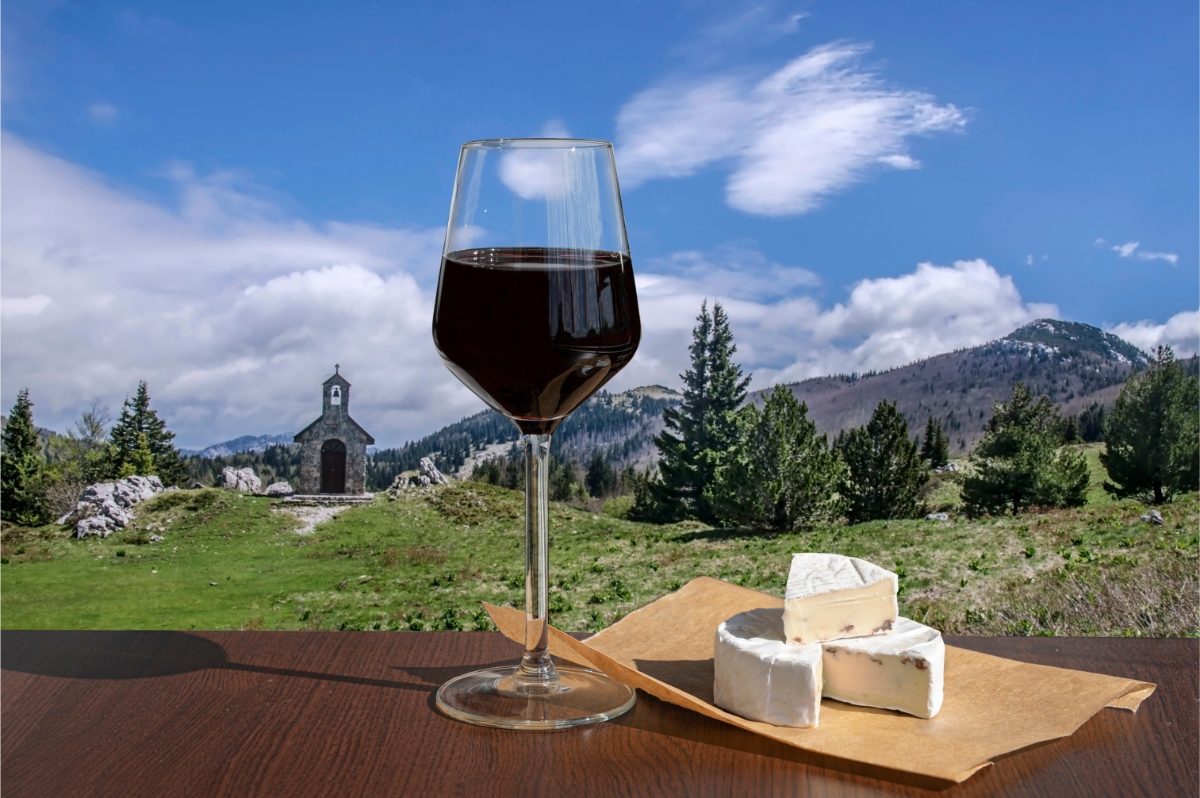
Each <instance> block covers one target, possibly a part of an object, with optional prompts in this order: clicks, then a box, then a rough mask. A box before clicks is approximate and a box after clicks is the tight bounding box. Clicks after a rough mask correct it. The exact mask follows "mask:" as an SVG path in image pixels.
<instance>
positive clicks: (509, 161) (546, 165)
mask: <svg viewBox="0 0 1200 798" xmlns="http://www.w3.org/2000/svg"><path fill="white" fill-rule="evenodd" d="M539 135H540V136H541V137H542V138H551V139H565V138H569V137H570V135H571V134H570V133H569V132H568V131H567V126H566V125H565V124H564V123H563V121H562V120H561V119H551V120H550V121H549V122H547V123H546V124H545V125H543V126H542V129H541V132H540V133H539ZM572 164H573V161H572V160H571V159H570V157H569V153H568V152H567V151H566V150H526V149H510V150H505V151H504V152H502V153H501V155H500V179H501V181H503V182H504V185H506V186H508V187H509V188H510V189H512V191H513V192H515V193H516V195H517V196H518V197H520V198H521V199H526V200H535V199H556V198H558V197H561V196H563V195H564V194H566V193H567V191H569V190H570V188H571V178H572V177H573V175H572V173H571V171H570V170H571V168H572Z"/></svg>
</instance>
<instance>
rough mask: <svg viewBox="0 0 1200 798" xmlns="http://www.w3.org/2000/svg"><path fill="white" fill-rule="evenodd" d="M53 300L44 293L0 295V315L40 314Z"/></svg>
mask: <svg viewBox="0 0 1200 798" xmlns="http://www.w3.org/2000/svg"><path fill="white" fill-rule="evenodd" d="M53 303H54V300H53V299H51V298H50V297H48V296H46V295H45V294H34V295H32V296H4V297H0V316H8V317H10V318H11V317H13V316H40V315H41V314H42V313H43V312H44V311H45V310H46V308H48V307H50V305H52V304H53Z"/></svg>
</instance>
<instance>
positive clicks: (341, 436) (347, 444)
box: [294, 363, 375, 494]
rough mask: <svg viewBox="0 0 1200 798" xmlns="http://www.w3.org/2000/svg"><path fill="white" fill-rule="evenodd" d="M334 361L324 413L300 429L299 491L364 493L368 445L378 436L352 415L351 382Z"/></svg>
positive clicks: (323, 386)
mask: <svg viewBox="0 0 1200 798" xmlns="http://www.w3.org/2000/svg"><path fill="white" fill-rule="evenodd" d="M340 368H341V367H340V366H339V365H338V364H336V363H335V364H334V366H333V376H332V377H330V378H329V379H327V380H325V382H324V383H322V384H321V417H320V418H318V419H317V420H316V421H314V422H313V423H311V424H309V425H308V426H307V427H305V428H304V429H302V430H300V432H298V433H296V437H295V438H294V440H295V441H296V443H298V444H300V484H299V485H298V486H297V487H296V492H297V493H310V494H311V493H344V494H361V493H363V492H365V490H366V483H367V447H368V446H370V445H371V444H373V443H375V439H374V438H372V437H371V435H370V434H369V433H368V432H367V431H366V430H365V429H363V428H362V427H360V426H359V425H358V422H356V421H355V420H354V419H352V418H350V383H349V382H347V380H346V378H345V377H343V376H342V375H341V374H340V373H339V371H340Z"/></svg>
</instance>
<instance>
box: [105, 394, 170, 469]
mask: <svg viewBox="0 0 1200 798" xmlns="http://www.w3.org/2000/svg"><path fill="white" fill-rule="evenodd" d="M174 440H175V433H174V432H171V431H170V430H169V429H167V425H166V422H164V421H163V420H162V419H161V418H159V416H158V413H157V412H155V411H154V409H153V408H151V407H150V390H149V389H148V388H147V387H146V381H145V380H141V381H140V382H138V387H137V392H136V393H135V394H134V395H133V397H132V398H130V399H126V400H125V404H124V405H123V406H122V407H121V416H120V418H118V419H117V423H116V424H114V425H113V428H112V431H111V432H110V433H109V441H110V443H111V444H112V446H111V451H110V457H111V461H110V464H109V473H110V474H111V475H112V476H115V477H122V476H129V475H131V474H143V475H146V474H157V475H158V478H159V479H161V480H162V481H163V484H164V485H175V484H178V483H179V482H181V481H182V480H183V478H184V475H185V473H186V469H185V467H184V464H183V460H182V459H181V458H180V456H179V450H178V449H176V448H175V445H174V444H173V443H172V441H174ZM143 449H145V451H143ZM145 452H149V457H148V458H147V457H146V455H145Z"/></svg>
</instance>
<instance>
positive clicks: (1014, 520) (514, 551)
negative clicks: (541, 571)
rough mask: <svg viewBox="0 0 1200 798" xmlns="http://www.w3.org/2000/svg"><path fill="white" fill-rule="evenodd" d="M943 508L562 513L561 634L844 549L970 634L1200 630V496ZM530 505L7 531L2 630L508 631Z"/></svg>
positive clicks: (229, 510) (447, 505) (380, 502)
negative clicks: (818, 520)
mask: <svg viewBox="0 0 1200 798" xmlns="http://www.w3.org/2000/svg"><path fill="white" fill-rule="evenodd" d="M1091 459H1093V460H1094V459H1095V456H1094V453H1092V454H1091ZM1097 465H1098V464H1097ZM929 501H930V504H931V506H932V507H934V508H941V509H946V510H948V511H950V520H949V521H927V520H923V519H913V520H898V521H896V520H893V521H873V522H869V523H864V524H856V525H845V524H836V525H829V526H823V527H819V528H816V529H813V530H809V531H802V532H791V533H785V534H764V533H761V532H757V531H754V530H725V529H713V528H709V527H706V526H704V525H702V524H699V523H695V522H684V523H678V524H671V525H661V526H660V525H653V524H643V523H635V522H632V521H629V520H625V519H624V518H623V517H621V516H623V514H624V510H625V509H626V508H627V505H628V501H627V500H623V499H616V500H612V501H610V502H608V503H606V504H603V505H600V504H596V505H594V506H593V507H590V508H580V507H573V506H568V505H565V504H554V505H552V509H551V519H550V523H551V537H552V540H551V550H550V555H551V574H550V577H551V587H550V607H551V613H552V622H553V623H554V624H555V625H556V626H559V627H560V628H563V629H568V630H577V631H595V630H599V629H602V628H604V627H605V626H608V625H609V624H611V623H613V622H614V621H616V620H617V619H619V618H620V617H622V616H623V615H625V614H627V613H628V612H630V611H631V610H633V609H635V608H637V607H639V606H642V605H644V604H646V603H648V602H650V601H652V600H654V599H656V598H658V597H659V596H662V595H664V594H666V593H669V592H671V591H673V590H675V589H677V588H678V587H680V586H681V585H683V584H684V583H685V582H687V581H688V580H690V579H692V578H694V577H697V576H713V577H717V578H720V579H725V580H728V581H730V582H734V583H737V584H739V585H744V586H746V587H750V588H754V589H757V590H762V591H764V592H767V593H772V594H775V595H781V594H782V591H783V587H784V582H785V580H786V573H787V567H788V562H789V558H790V555H791V554H792V553H793V552H797V551H830V552H839V553H842V554H848V555H853V556H857V557H863V558H866V559H868V560H871V561H873V562H876V563H879V564H880V565H883V566H884V567H886V568H889V569H891V570H893V571H895V572H896V573H897V574H898V575H899V577H900V604H901V613H902V614H904V615H907V616H909V617H912V618H915V619H917V620H919V621H922V622H924V623H928V624H930V625H933V626H935V627H937V628H940V629H942V630H944V631H946V632H948V633H964V634H986V635H1039V634H1044V635H1145V636H1196V635H1197V634H1198V605H1200V579H1198V573H1200V536H1198V534H1197V533H1198V530H1200V494H1197V493H1190V494H1187V495H1185V496H1182V497H1179V498H1177V499H1176V500H1175V501H1174V502H1173V503H1170V504H1167V505H1165V506H1164V507H1162V508H1160V511H1161V513H1162V516H1163V519H1164V523H1163V524H1161V525H1157V524H1151V523H1148V522H1146V521H1143V520H1142V515H1143V514H1144V513H1146V512H1147V509H1148V508H1146V507H1145V506H1144V505H1142V504H1140V503H1139V502H1136V501H1132V500H1122V501H1113V500H1110V499H1109V498H1108V497H1107V496H1106V495H1105V494H1104V493H1103V491H1099V492H1094V493H1093V495H1092V496H1091V497H1090V500H1089V503H1088V504H1087V505H1086V506H1085V507H1082V508H1076V509H1057V510H1048V511H1043V512H1036V513H1028V514H1024V515H1021V516H1017V517H1011V516H1004V517H995V518H983V519H978V520H971V519H967V518H965V517H960V516H959V515H958V514H957V513H956V512H955V506H956V486H955V481H954V479H953V478H952V477H945V476H942V477H939V478H938V479H937V482H936V483H935V484H934V485H932V486H931V491H930V496H929ZM522 512H523V498H522V496H521V495H520V494H519V493H516V492H513V491H510V490H505V489H502V488H498V487H494V486H490V485H484V484H480V483H474V482H460V483H455V484H453V485H449V486H446V487H442V488H438V489H434V490H431V491H428V492H424V493H419V494H416V495H411V496H408V497H405V498H401V499H395V500H394V499H389V498H387V497H384V496H378V497H377V498H376V499H375V501H374V502H373V503H371V504H367V505H361V506H358V507H354V508H352V509H348V510H346V511H344V512H342V513H341V514H340V515H338V516H337V517H336V518H334V519H332V520H331V521H328V522H326V523H323V524H321V525H319V526H317V527H316V529H315V530H314V531H312V532H311V533H307V534H301V533H300V532H298V529H299V528H300V525H299V524H298V523H297V521H296V520H295V519H294V518H292V517H291V516H289V515H287V514H286V513H283V512H280V510H279V508H278V502H277V501H275V500H272V499H267V498H263V497H253V496H245V495H241V494H238V493H234V492H230V491H224V490H217V489H202V490H189V491H177V492H170V493H166V494H163V495H161V496H159V497H156V498H155V499H152V500H150V501H148V502H146V503H144V504H143V505H141V506H140V507H139V509H138V514H137V518H136V520H135V522H134V524H133V526H132V527H130V528H128V529H126V530H123V531H122V532H120V533H117V534H115V535H113V536H111V537H109V538H107V539H103V540H102V539H98V538H92V539H88V540H72V539H70V538H68V536H67V532H66V531H65V530H63V529H62V528H61V527H58V526H54V525H48V526H44V527H37V528H22V527H16V526H12V525H5V526H4V527H3V530H2V532H3V534H2V540H0V543H2V551H0V555H2V556H0V625H2V626H3V627H4V628H6V629H19V628H55V629H185V630H186V629H361V630H406V629H411V630H446V629H450V630H458V629H465V630H474V629H489V628H491V625H490V621H489V620H488V619H487V616H486V615H485V614H484V612H483V611H482V609H481V608H480V601H484V600H486V601H491V602H495V603H501V604H513V605H517V606H520V605H521V602H522V601H523V590H524V583H523V572H522V561H523V555H522V540H523V532H522ZM151 535H161V536H162V537H163V540H162V541H160V542H155V543H151V542H150V536H151Z"/></svg>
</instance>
